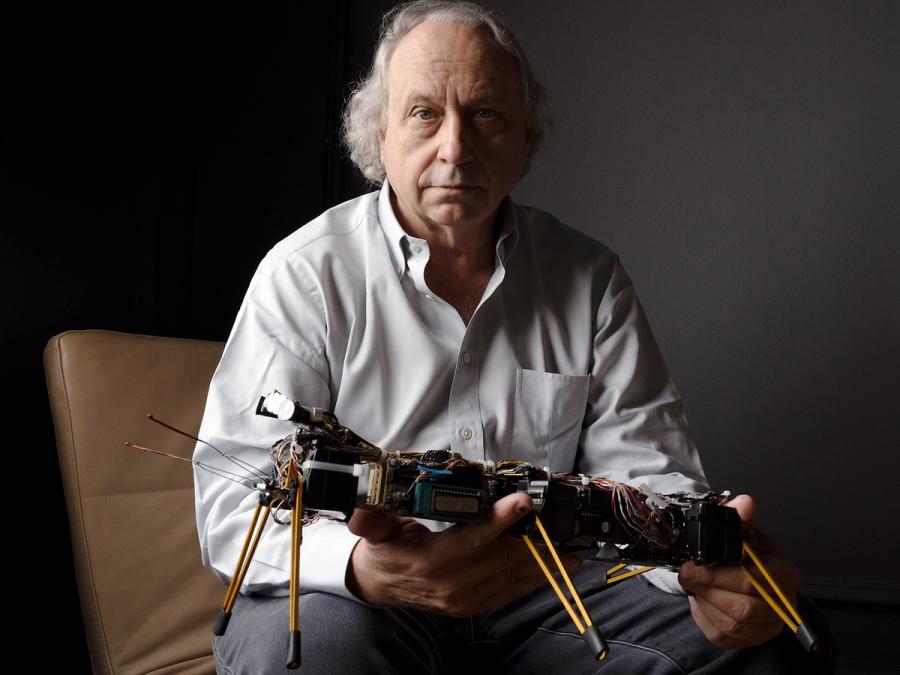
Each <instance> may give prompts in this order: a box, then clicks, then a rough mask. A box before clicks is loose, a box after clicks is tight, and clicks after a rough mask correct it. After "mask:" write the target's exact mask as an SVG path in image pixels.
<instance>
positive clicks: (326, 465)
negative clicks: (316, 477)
mask: <svg viewBox="0 0 900 675" xmlns="http://www.w3.org/2000/svg"><path fill="white" fill-rule="evenodd" d="M366 466H367V465H366V464H332V463H331V462H317V461H316V460H314V459H308V460H306V461H305V462H303V466H301V467H300V468H301V469H303V471H304V472H306V471H310V470H312V469H321V470H322V471H333V472H335V473H350V474H353V475H354V476H362V475H363V473H357V471H359V469H357V467H366Z"/></svg>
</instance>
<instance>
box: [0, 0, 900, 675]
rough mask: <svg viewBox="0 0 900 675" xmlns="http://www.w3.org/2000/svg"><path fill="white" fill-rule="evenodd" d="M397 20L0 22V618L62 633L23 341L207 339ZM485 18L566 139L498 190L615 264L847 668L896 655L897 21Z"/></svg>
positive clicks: (180, 14) (110, 17)
mask: <svg viewBox="0 0 900 675" xmlns="http://www.w3.org/2000/svg"><path fill="white" fill-rule="evenodd" d="M390 4H391V3H389V2H386V1H382V2H363V1H359V2H353V1H351V0H342V1H340V2H330V3H327V4H326V5H325V6H324V7H322V8H320V9H309V8H308V7H307V6H303V7H302V11H301V7H300V3H283V4H281V5H279V6H278V7H275V8H272V7H268V6H265V5H262V6H260V5H253V6H250V5H247V6H244V7H235V6H229V7H222V6H220V7H217V8H215V9H201V8H196V7H195V8H188V9H186V8H185V6H184V5H178V6H172V7H169V8H167V7H164V6H162V5H147V6H144V7H139V6H133V5H124V6H119V7H118V8H100V7H96V6H95V7H93V8H87V9H85V8H82V7H78V8H72V9H68V10H63V11H62V12H61V13H60V12H59V11H55V12H53V13H50V12H47V11H41V10H39V9H35V10H21V11H20V12H19V14H18V15H17V16H13V17H11V18H10V21H9V24H8V25H9V26H10V28H11V29H12V32H13V33H14V34H15V35H16V36H17V38H16V39H15V40H14V41H12V42H11V43H10V46H11V50H10V53H11V55H12V57H11V58H10V59H9V61H8V63H9V66H8V70H9V71H10V72H9V75H10V77H9V80H8V82H7V97H6V98H7V100H8V101H9V103H8V107H9V109H10V112H11V113H12V117H11V119H9V120H8V121H7V123H6V125H5V128H4V133H3V143H4V158H5V159H6V162H4V178H5V181H4V183H5V191H6V199H4V224H5V225H6V227H5V228H4V229H3V234H2V248H0V255H2V265H0V275H2V276H0V278H2V281H3V285H2V288H3V292H4V299H5V302H4V307H5V310H6V316H7V318H6V322H5V326H4V327H5V330H4V331H3V333H2V345H3V356H4V363H5V364H6V365H5V369H4V370H5V374H6V377H5V380H6V383H7V386H6V388H5V391H6V392H7V395H8V396H7V400H8V401H9V404H8V405H7V408H6V409H7V410H8V411H15V412H16V418H15V419H10V423H9V424H8V425H7V427H8V428H9V429H12V430H13V433H12V434H11V438H10V440H9V441H8V442H9V447H10V448H11V450H12V452H11V453H9V455H10V456H11V457H12V458H13V460H12V461H13V465H14V466H13V470H12V471H10V473H11V474H12V476H15V475H18V476H20V477H22V478H24V479H25V480H24V481H20V483H19V484H18V485H16V487H18V488H19V491H20V494H23V495H24V496H25V499H23V500H21V504H20V507H21V511H20V513H21V514H22V516H21V517H17V516H16V515H13V514H12V513H10V519H11V520H12V521H13V522H15V523H16V525H14V526H13V528H12V533H11V535H10V542H9V545H10V546H13V547H18V546H21V551H18V552H14V554H13V555H14V556H15V557H14V560H16V561H19V560H21V561H22V562H21V567H20V569H19V570H18V571H17V573H16V574H17V576H16V579H17V580H19V579H21V580H24V581H25V583H21V584H15V585H14V586H15V588H14V589H13V590H12V594H13V596H12V597H11V598H8V600H7V607H10V608H14V607H17V606H40V607H46V608H47V615H48V617H52V616H54V615H56V616H57V617H58V618H59V620H61V624H62V625H63V626H64V627H65V628H64V631H65V633H66V634H68V635H73V634H74V635H76V636H77V635H79V631H80V626H79V623H80V618H79V614H78V604H77V596H76V590H75V588H74V578H73V575H72V572H71V554H70V546H69V541H68V531H67V525H66V520H65V510H64V506H63V501H62V495H61V488H60V485H59V478H58V469H57V468H56V458H55V450H54V441H53V437H52V432H51V430H50V423H49V413H48V409H47V405H46V394H45V390H44V385H43V374H42V371H41V359H40V354H41V350H42V348H43V345H44V343H45V342H46V340H47V339H48V338H49V337H50V336H51V335H53V334H55V333H57V332H60V331H62V330H67V329H72V328H107V329H113V330H124V331H132V332H140V333H151V334H160V335H174V336H182V337H195V338H206V339H219V340H221V339H224V338H225V337H226V335H227V332H228V329H229V328H230V325H231V321H232V320H233V317H234V313H235V312H236V310H237V307H238V304H239V302H240V298H241V296H242V294H243V292H244V290H245V287H246V284H247V282H248V280H249V278H250V275H251V274H252V271H253V269H254V268H255V265H256V263H257V262H258V260H259V259H260V257H261V256H262V255H263V253H264V252H265V251H266V250H267V249H268V247H269V246H271V244H272V243H274V242H275V241H277V240H278V239H280V238H282V237H283V236H285V235H286V234H287V233H289V232H290V231H292V230H293V229H294V228H296V227H297V226H299V225H300V224H302V223H303V222H305V221H307V220H309V219H310V218H311V217H313V216H315V215H317V214H318V213H320V212H321V211H322V210H324V209H325V208H327V207H328V206H331V205H333V204H335V203H338V202H340V201H342V200H344V199H346V198H349V197H351V196H355V195H356V194H359V193H360V192H362V191H363V190H364V189H365V188H364V186H363V184H362V182H361V181H360V180H359V178H358V177H356V176H355V175H354V174H353V172H352V170H350V169H349V167H348V166H347V164H346V162H345V160H344V159H343V157H342V154H341V152H340V149H339V147H338V144H337V134H336V132H337V127H338V113H339V110H340V106H341V102H342V100H343V97H344V95H345V93H346V85H347V83H348V82H349V81H351V80H352V79H354V78H355V77H356V76H357V75H358V72H359V69H360V67H361V65H362V64H365V63H367V61H368V59H369V55H370V49H371V44H372V40H373V37H374V31H375V27H376V25H377V22H378V17H379V15H380V13H381V11H382V10H383V9H384V8H385V7H386V6H389V5H390ZM492 4H493V5H494V6H498V7H501V9H503V10H504V11H505V12H506V13H507V14H508V16H509V17H510V19H511V21H512V23H513V25H514V26H515V27H516V28H517V29H518V30H519V31H520V33H521V36H522V40H523V43H524V45H525V47H526V49H527V50H528V51H529V53H530V54H531V56H532V59H533V61H534V65H535V68H536V70H537V73H538V76H539V77H541V78H542V79H543V80H544V81H545V82H546V84H547V86H548V89H549V93H550V96H551V102H552V104H553V108H554V113H555V118H556V121H557V131H556V133H555V134H554V135H552V136H551V138H550V140H549V143H548V149H547V152H546V153H545V154H544V155H543V156H542V157H541V158H539V159H538V160H537V161H536V162H535V166H534V169H533V171H532V173H531V174H530V175H529V176H528V177H527V178H526V180H525V181H524V182H523V184H522V185H521V187H520V188H519V189H518V191H517V197H518V198H519V199H520V200H522V201H525V202H528V203H533V204H535V205H538V206H542V207H544V208H547V209H548V210H551V211H554V212H555V213H557V214H558V215H559V216H560V217H561V218H563V219H564V220H566V221H567V222H570V223H572V224H574V225H577V226H579V227H581V228H583V229H585V230H586V231H588V232H591V233H592V234H594V235H595V236H597V237H598V238H600V239H602V240H603V241H605V242H607V243H608V244H610V245H611V246H612V247H613V248H614V249H616V250H617V251H618V252H619V253H620V254H621V255H622V257H623V259H624V261H625V264H626V266H627V267H628V269H629V270H630V272H631V275H632V277H633V278H634V281H635V285H636V287H637V290H638V292H639V294H640V296H641V298H642V300H643V302H644V305H645V307H646V309H647V312H648V314H649V315H650V318H651V322H652V323H653V326H654V329H655V332H656V334H657V337H658V339H659V341H660V343H661V345H662V348H663V351H664V354H665V355H666V358H667V360H668V362H669V365H670V368H671V370H672V371H673V375H674V377H675V379H676V382H677V383H678V384H679V387H680V389H681V392H682V394H683V395H684V397H685V399H686V403H687V409H688V413H689V417H690V419H691V421H692V424H693V427H694V429H695V432H696V434H697V437H698V440H699V442H700V445H701V450H702V452H703V459H704V464H705V466H706V469H707V473H708V474H709V477H710V479H711V480H712V482H713V484H714V485H715V486H717V487H719V488H724V487H729V488H732V489H733V490H740V491H746V492H750V493H752V494H754V495H755V496H757V498H758V499H759V501H760V509H761V523H762V525H763V526H764V527H765V529H766V530H767V531H768V532H770V533H771V534H772V536H773V537H774V538H775V539H776V541H778V542H779V543H780V544H781V545H782V547H783V548H785V549H786V550H788V551H789V552H791V553H792V554H793V555H794V556H795V557H796V558H797V559H798V561H799V562H800V564H801V567H802V568H803V570H804V572H805V573H806V577H807V579H808V582H809V583H808V585H807V589H808V590H809V591H810V592H811V593H812V594H813V595H814V596H816V597H818V598H819V599H820V600H821V601H822V602H823V603H825V604H826V605H827V607H826V609H827V610H828V611H829V612H830V614H831V616H832V617H833V620H834V621H835V622H836V624H837V626H838V627H839V629H840V632H841V634H842V635H843V636H845V639H844V640H842V646H843V647H844V650H843V651H844V655H845V656H844V658H845V663H846V666H847V668H852V667H854V666H855V667H856V668H857V669H859V670H854V671H852V672H865V671H869V672H871V671H873V670H876V669H877V668H879V667H881V666H884V665H885V664H887V663H890V662H893V663H896V658H895V657H892V656H891V655H888V654H887V651H886V647H883V648H882V653H880V654H879V653H878V652H877V648H876V651H875V656H874V657H873V656H872V652H866V650H865V649H863V647H864V646H866V645H870V644H875V643H876V642H877V638H878V637H879V636H882V637H883V638H884V642H885V643H886V644H889V643H890V635H894V634H895V633H896V631H897V605H898V600H897V596H898V590H897V589H898V582H900V572H898V570H900V549H898V543H897V537H896V529H897V525H896V523H897V520H898V507H897V505H896V497H895V492H896V490H895V489H894V485H893V484H894V476H895V475H897V473H898V470H900V466H898V464H900V460H898V459H897V451H898V449H900V430H898V424H897V419H898V414H897V410H898V407H900V406H898V403H900V399H898V395H897V394H896V392H895V391H894V390H892V384H893V382H894V381H896V380H897V379H898V376H900V367H898V365H900V364H898V350H897V344H898V343H900V313H898V310H897V308H896V300H897V297H898V292H897V291H898V283H897V274H896V272H895V271H894V269H893V265H892V264H891V263H893V262H894V260H895V259H896V258H897V254H898V252H900V241H898V227H897V224H898V221H900V218H898V216H900V201H898V196H897V195H898V190H897V186H898V178H900V176H898V166H900V147H898V145H900V140H898V132H897V125H896V122H895V120H894V118H895V117H896V116H897V110H898V109H900V106H898V104H900V96H898V84H897V82H898V78H897V77H896V73H897V72H900V54H898V28H897V27H898V25H900V11H898V9H900V6H898V5H897V4H895V3H887V2H885V3H876V2H858V3H850V2H847V3H834V2H813V1H811V0H805V1H803V2H793V3H774V2H767V3H717V2H702V3H649V4H648V3H634V2H631V3H594V2H580V3H574V2H573V3H566V4H560V5H558V6H556V7H555V9H554V10H553V11H552V12H551V11H549V10H548V9H547V5H546V3H543V2H513V1H511V0H510V1H504V2H493V3H492ZM26 486H27V487H26ZM12 487H13V484H12V482H11V481H10V488H12ZM23 488H24V489H23ZM35 491H37V493H38V494H34V492H35ZM17 506H18V505H17ZM26 513H27V514H28V516H27V517H25V514H26ZM56 622H57V619H53V618H49V619H48V623H54V624H55V623H56ZM891 622H893V623H891ZM76 645H77V643H76ZM77 650H79V651H76V653H73V654H71V656H70V659H69V663H70V664H71V666H72V668H71V670H72V672H77V671H78V670H79V669H81V670H86V669H87V659H86V655H85V654H84V652H83V648H81V647H80V646H78V647H77ZM890 659H893V661H890ZM847 672H851V671H850V670H848V671H847Z"/></svg>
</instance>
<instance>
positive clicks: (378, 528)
mask: <svg viewBox="0 0 900 675" xmlns="http://www.w3.org/2000/svg"><path fill="white" fill-rule="evenodd" d="M410 520H411V519H409V518H396V517H394V516H389V515H387V514H386V513H382V512H381V511H371V510H369V509H356V510H355V511H354V512H353V516H352V517H351V518H350V522H349V523H348V524H347V529H349V530H350V531H351V532H352V533H353V534H355V535H357V536H360V537H362V538H363V539H366V540H367V541H370V542H372V543H373V544H380V543H382V542H385V541H389V540H391V539H394V538H395V537H397V535H399V534H400V531H401V530H403V528H404V526H405V525H406V524H407V523H409V522H410Z"/></svg>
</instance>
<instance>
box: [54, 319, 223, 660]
mask: <svg viewBox="0 0 900 675" xmlns="http://www.w3.org/2000/svg"><path fill="white" fill-rule="evenodd" d="M222 347H223V345H222V343H218V342H203V341H199V340H179V339H173V338H161V337H149V336H144V335H128V334H125V333H112V332H107V331H72V332H68V333H62V334H61V335H57V336H56V337H54V338H53V339H51V340H50V342H49V343H48V344H47V347H46V349H45V350H44V367H45V370H46V374H47V386H48V389H49V393H50V403H51V408H52V412H53V422H54V426H55V427H56V440H57V448H58V451H59V463H60V467H61V471H62V477H63V484H64V487H65V493H66V505H67V508H68V513H69V524H70V529H71V534H72V547H73V549H74V553H75V566H76V574H77V578H78V588H79V594H80V597H81V608H82V612H83V614H84V623H85V628H86V632H87V641H88V648H89V651H90V655H91V664H92V666H93V669H94V672H95V673H155V674H161V673H189V674H192V675H193V674H200V673H214V672H215V666H214V663H213V659H212V648H211V642H212V624H213V621H214V619H215V616H216V613H217V611H218V607H219V606H220V604H221V602H222V598H223V597H224V587H223V586H222V585H221V584H220V583H219V582H218V580H217V579H216V578H215V577H214V576H213V574H212V573H211V572H210V571H209V570H206V569H204V568H203V566H202V564H201V562H200V547H199V544H198V541H197V528H196V524H195V520H194V490H193V478H192V471H191V465H190V464H189V463H187V462H179V461H176V460H174V459H169V458H165V457H159V456H156V455H151V454H148V453H144V452H141V451H139V450H135V449H134V448H128V447H125V446H124V445H123V442H124V441H126V440H128V441H132V442H134V443H137V444H139V445H144V446H146V447H150V448H153V449H155V450H163V451H167V452H171V453H173V454H177V455H180V456H182V457H190V456H191V453H192V451H193V445H194V444H193V442H192V441H191V440H189V439H187V438H185V437H183V436H180V435H178V434H175V433H173V432H171V431H168V430H166V429H164V428H163V427H160V426H159V425H157V424H154V423H153V422H151V421H149V420H147V419H146V417H145V416H146V414H147V413H153V415H154V416H155V417H157V418H159V419H161V420H164V421H165V422H167V423H169V424H171V425H173V426H175V427H177V428H179V429H183V430H185V431H187V432H189V433H192V434H196V433H197V429H198V428H199V426H200V418H201V416H202V414H203V407H204V405H205V403H206V392H207V389H208V388H209V381H210V378H211V377H212V373H213V370H214V369H215V367H216V364H217V363H218V360H219V357H220V356H221V354H222Z"/></svg>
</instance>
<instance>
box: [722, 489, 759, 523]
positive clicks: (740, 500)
mask: <svg viewBox="0 0 900 675" xmlns="http://www.w3.org/2000/svg"><path fill="white" fill-rule="evenodd" d="M725 506H730V507H731V508H733V509H735V510H736V511H737V512H738V515H739V516H740V517H741V523H743V524H744V525H753V523H755V522H756V502H755V501H754V499H753V497H751V496H750V495H738V496H737V497H735V498H734V499H732V500H731V501H730V502H727V503H726V504H725Z"/></svg>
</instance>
